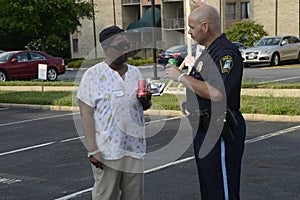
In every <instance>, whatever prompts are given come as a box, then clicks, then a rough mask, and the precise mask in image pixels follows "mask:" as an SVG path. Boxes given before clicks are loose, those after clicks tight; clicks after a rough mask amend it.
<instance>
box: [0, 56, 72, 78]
mask: <svg viewBox="0 0 300 200" xmlns="http://www.w3.org/2000/svg"><path fill="white" fill-rule="evenodd" d="M38 64H46V65H47V80H49V81H54V80H56V79H57V76H58V75H61V74H64V73H65V71H66V66H65V64H64V60H63V59H62V58H58V57H53V56H51V55H49V54H47V53H45V52H41V51H32V50H24V51H8V52H4V53H1V54H0V81H6V80H16V79H34V78H38Z"/></svg>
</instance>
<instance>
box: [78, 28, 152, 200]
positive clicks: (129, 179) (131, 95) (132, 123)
mask: <svg viewBox="0 0 300 200" xmlns="http://www.w3.org/2000/svg"><path fill="white" fill-rule="evenodd" d="M99 38H100V44H101V46H102V48H103V50H104V52H105V55H106V58H105V61H103V62H100V63H98V64H96V65H95V66H93V67H91V68H89V69H88V70H87V71H86V72H85V74H84V75H83V77H82V79H81V83H80V86H79V88H78V92H77V100H78V102H79V107H80V114H81V118H82V125H83V132H84V135H85V140H86V147H87V149H88V152H89V153H88V157H89V161H90V162H91V164H92V170H93V174H94V179H95V184H94V188H93V191H92V196H93V199H94V200H96V199H97V200H114V199H117V198H118V196H119V195H121V199H124V200H126V199H128V200H138V199H142V198H143V165H142V164H143V158H144V154H145V152H146V143H145V120H144V113H143V111H144V110H146V109H148V108H150V106H151V93H150V91H148V93H147V95H146V96H145V97H142V98H140V97H139V98H138V97H137V88H138V80H141V79H143V78H142V75H141V73H140V71H139V70H138V69H137V68H136V67H134V66H132V65H128V64H126V63H125V62H126V61H127V58H128V56H127V53H128V51H129V47H130V45H129V43H128V41H127V38H126V35H125V33H124V30H122V29H120V28H119V27H117V26H111V27H108V28H106V29H104V30H103V31H101V32H100V35H99Z"/></svg>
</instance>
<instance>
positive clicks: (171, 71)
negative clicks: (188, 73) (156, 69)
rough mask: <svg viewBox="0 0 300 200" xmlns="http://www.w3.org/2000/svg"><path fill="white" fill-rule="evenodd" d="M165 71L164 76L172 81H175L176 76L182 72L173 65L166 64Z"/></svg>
mask: <svg viewBox="0 0 300 200" xmlns="http://www.w3.org/2000/svg"><path fill="white" fill-rule="evenodd" d="M165 73H166V75H165V77H166V78H169V79H172V80H173V81H177V80H178V77H179V76H180V75H181V73H182V72H181V71H180V70H179V69H178V67H176V66H175V65H172V64H167V66H166V70H165Z"/></svg>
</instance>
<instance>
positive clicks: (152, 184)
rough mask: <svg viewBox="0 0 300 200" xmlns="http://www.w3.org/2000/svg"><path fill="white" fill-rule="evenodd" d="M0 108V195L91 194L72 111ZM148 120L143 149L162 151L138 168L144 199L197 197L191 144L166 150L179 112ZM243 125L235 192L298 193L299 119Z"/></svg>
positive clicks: (13, 198) (256, 195) (245, 195)
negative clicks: (244, 137)
mask: <svg viewBox="0 0 300 200" xmlns="http://www.w3.org/2000/svg"><path fill="white" fill-rule="evenodd" d="M0 114H1V116H3V117H1V118H0V163H1V165H0V199H1V200H19V199H20V200H22V199H24V200H28V199H83V200H85V199H90V198H91V192H90V191H91V187H92V183H93V178H92V174H91V169H90V165H89V163H88V161H87V158H86V150H85V148H84V145H83V144H82V142H81V139H82V138H80V137H79V135H78V134H77V130H76V127H75V125H74V120H73V117H74V116H75V118H76V115H78V114H77V113H75V114H73V113H70V112H57V111H47V110H32V109H14V108H4V107H0ZM150 120H151V122H152V123H153V124H154V127H159V128H158V130H157V134H155V135H153V136H152V137H150V138H149V139H148V152H156V151H158V152H159V151H160V150H162V149H163V150H164V151H162V153H161V154H156V155H157V156H156V157H155V156H154V158H157V159H158V160H160V161H162V163H163V164H161V163H160V164H159V165H158V166H150V168H146V169H145V173H146V175H145V199H146V200H152V199H153V200H164V199H165V200H169V199H170V200H176V199H178V200H181V199H182V200H194V199H200V197H199V184H198V180H197V173H196V168H195V163H194V159H193V152H192V150H191V148H190V146H189V145H188V143H186V144H184V143H183V142H180V141H179V142H177V143H175V145H177V146H176V147H178V148H180V151H177V150H178V148H177V149H176V152H174V151H168V150H170V149H172V146H170V144H171V143H172V142H173V140H174V138H175V136H176V135H178V128H179V125H178V124H180V122H181V121H182V119H180V118H178V117H175V118H169V119H157V118H152V119H150V118H147V123H148V125H149V124H150ZM155 123H156V124H155ZM181 128H182V127H181ZM247 130H248V132H247V141H246V149H245V154H244V159H243V169H242V180H241V181H242V182H241V199H244V200H253V199H264V200H273V199H288V200H290V199H292V200H293V199H295V200H296V199H299V198H300V193H299V188H300V181H299V180H300V152H299V150H298V148H299V142H300V135H299V133H300V124H299V123H291V122H289V123H287V122H262V121H261V122H256V121H247ZM185 131H186V129H185V127H183V129H181V131H180V132H182V133H184V132H185ZM181 147H182V148H181ZM164 148H165V149H164ZM173 154H174V155H175V154H178V155H179V156H178V155H175V157H174V158H176V159H173V156H174V155H173ZM154 155H155V154H154ZM168 158H172V159H171V160H170V159H168Z"/></svg>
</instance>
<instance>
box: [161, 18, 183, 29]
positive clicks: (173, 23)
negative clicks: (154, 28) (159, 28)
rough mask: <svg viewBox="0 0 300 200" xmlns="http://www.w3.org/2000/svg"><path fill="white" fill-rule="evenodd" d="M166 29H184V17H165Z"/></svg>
mask: <svg viewBox="0 0 300 200" xmlns="http://www.w3.org/2000/svg"><path fill="white" fill-rule="evenodd" d="M164 28H166V29H184V18H167V19H165V20H164Z"/></svg>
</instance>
